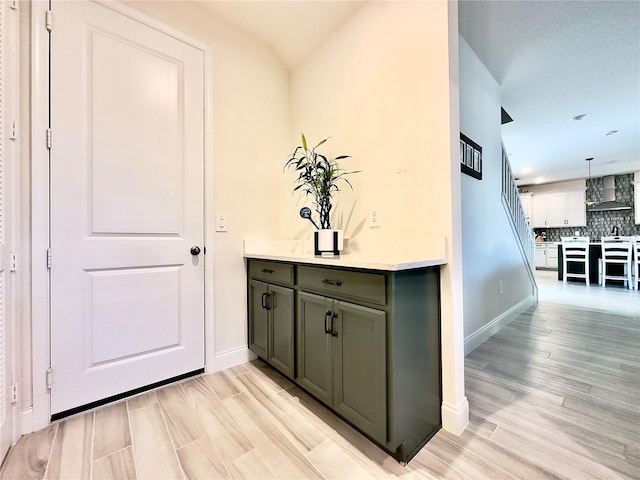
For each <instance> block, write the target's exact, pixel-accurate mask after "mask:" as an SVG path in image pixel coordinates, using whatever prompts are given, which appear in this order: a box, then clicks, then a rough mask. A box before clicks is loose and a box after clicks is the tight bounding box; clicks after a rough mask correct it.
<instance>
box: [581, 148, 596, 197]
mask: <svg viewBox="0 0 640 480" xmlns="http://www.w3.org/2000/svg"><path fill="white" fill-rule="evenodd" d="M591 160H593V157H591V158H586V159H585V161H586V162H587V165H589V178H588V180H587V191H589V184H590V183H591ZM584 203H586V204H587V206H588V207H590V206H592V205H595V204H596V203H597V202H596V201H595V200H593V199H592V198H589V197H587V200H586V201H585V202H584Z"/></svg>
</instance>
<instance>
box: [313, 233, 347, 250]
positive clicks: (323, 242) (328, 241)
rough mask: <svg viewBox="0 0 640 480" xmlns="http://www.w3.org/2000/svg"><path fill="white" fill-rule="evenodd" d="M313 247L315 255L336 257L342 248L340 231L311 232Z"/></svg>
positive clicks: (342, 240)
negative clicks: (331, 254) (328, 254)
mask: <svg viewBox="0 0 640 480" xmlns="http://www.w3.org/2000/svg"><path fill="white" fill-rule="evenodd" d="M313 247H314V253H315V254H316V255H322V254H323V253H333V254H334V255H338V254H339V253H340V252H341V251H342V249H343V248H344V235H343V232H342V230H317V231H315V232H313Z"/></svg>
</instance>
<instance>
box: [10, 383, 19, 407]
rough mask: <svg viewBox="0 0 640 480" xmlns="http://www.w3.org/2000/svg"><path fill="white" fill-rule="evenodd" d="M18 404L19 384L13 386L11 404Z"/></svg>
mask: <svg viewBox="0 0 640 480" xmlns="http://www.w3.org/2000/svg"><path fill="white" fill-rule="evenodd" d="M14 403H18V384H17V383H12V384H11V404H12V405H13V404H14Z"/></svg>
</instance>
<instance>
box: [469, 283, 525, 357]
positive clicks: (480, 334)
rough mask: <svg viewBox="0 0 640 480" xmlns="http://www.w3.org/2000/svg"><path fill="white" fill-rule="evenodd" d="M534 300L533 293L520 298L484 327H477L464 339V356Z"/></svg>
mask: <svg viewBox="0 0 640 480" xmlns="http://www.w3.org/2000/svg"><path fill="white" fill-rule="evenodd" d="M535 302H536V299H535V297H534V296H533V295H530V296H529V297H527V298H525V299H524V300H522V301H521V302H520V303H517V304H515V305H514V306H513V307H511V308H510V309H509V310H507V311H506V312H504V313H502V314H501V315H499V316H498V317H496V318H494V319H493V320H491V321H490V322H489V323H487V324H486V325H485V326H484V327H482V328H479V329H478V330H476V331H475V332H473V333H472V334H471V335H469V336H468V337H467V338H465V339H464V354H465V356H467V355H469V354H470V353H471V352H473V351H474V350H475V349H476V348H477V347H479V346H480V345H481V344H482V343H484V342H485V341H486V340H487V339H489V337H491V335H493V334H494V333H496V332H497V331H498V330H500V329H501V328H502V327H504V326H505V325H507V324H508V323H509V322H510V321H511V320H513V319H514V318H516V317H517V316H518V315H520V314H521V313H522V312H524V311H525V310H527V309H528V308H529V307H530V306H531V305H533V304H534V303H535Z"/></svg>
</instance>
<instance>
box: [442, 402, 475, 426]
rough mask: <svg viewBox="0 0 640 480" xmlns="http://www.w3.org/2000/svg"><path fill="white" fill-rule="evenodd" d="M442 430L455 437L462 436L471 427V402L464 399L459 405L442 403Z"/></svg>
mask: <svg viewBox="0 0 640 480" xmlns="http://www.w3.org/2000/svg"><path fill="white" fill-rule="evenodd" d="M441 412H442V428H444V429H445V430H446V431H447V432H451V433H453V434H454V435H460V434H461V433H462V432H463V431H464V429H465V428H467V425H469V401H468V400H467V397H462V400H461V401H460V403H458V405H450V404H447V403H445V402H443V403H442V409H441Z"/></svg>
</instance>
